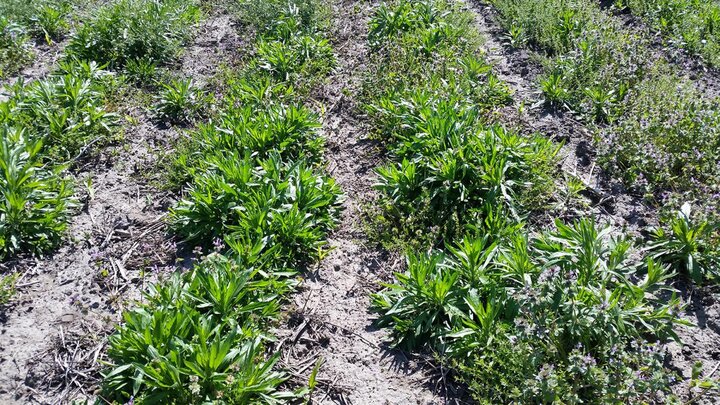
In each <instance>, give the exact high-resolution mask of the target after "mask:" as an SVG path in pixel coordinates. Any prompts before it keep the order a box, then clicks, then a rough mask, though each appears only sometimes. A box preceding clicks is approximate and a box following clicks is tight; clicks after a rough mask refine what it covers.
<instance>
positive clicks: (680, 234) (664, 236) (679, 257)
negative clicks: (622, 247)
mask: <svg viewBox="0 0 720 405" xmlns="http://www.w3.org/2000/svg"><path fill="white" fill-rule="evenodd" d="M651 238H652V240H651V243H650V245H649V246H648V249H649V251H650V253H651V254H652V255H653V257H654V258H655V259H656V260H658V261H661V262H663V263H667V264H669V265H671V266H673V268H675V269H676V271H677V272H678V273H681V274H684V275H686V276H689V277H690V278H691V279H692V280H693V281H694V282H695V283H698V284H703V283H705V282H707V281H710V280H716V279H717V278H718V277H720V249H719V248H718V243H719V242H720V224H718V223H715V222H711V220H708V219H705V218H702V217H700V216H698V215H697V214H696V215H692V206H691V205H690V204H689V203H685V204H683V206H682V207H681V208H680V210H679V211H678V212H677V213H676V215H675V216H672V217H670V218H669V219H668V220H667V221H666V223H665V226H664V227H663V226H661V227H658V228H656V229H655V230H653V232H652V235H651Z"/></svg>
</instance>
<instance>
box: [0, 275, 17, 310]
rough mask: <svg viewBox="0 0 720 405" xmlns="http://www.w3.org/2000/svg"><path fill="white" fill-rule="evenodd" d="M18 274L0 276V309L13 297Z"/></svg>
mask: <svg viewBox="0 0 720 405" xmlns="http://www.w3.org/2000/svg"><path fill="white" fill-rule="evenodd" d="M18 278H20V273H11V274H0V308H2V307H3V306H4V305H7V304H8V303H9V302H10V300H12V299H13V297H14V296H15V293H16V291H15V285H16V283H17V280H18Z"/></svg>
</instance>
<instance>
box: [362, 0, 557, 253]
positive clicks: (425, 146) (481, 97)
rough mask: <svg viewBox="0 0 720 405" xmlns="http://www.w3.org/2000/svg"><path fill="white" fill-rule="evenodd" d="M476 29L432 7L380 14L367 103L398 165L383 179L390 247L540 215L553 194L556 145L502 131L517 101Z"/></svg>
mask: <svg viewBox="0 0 720 405" xmlns="http://www.w3.org/2000/svg"><path fill="white" fill-rule="evenodd" d="M472 21H473V20H472V16H471V15H469V14H468V13H463V12H461V11H459V10H458V9H457V6H456V5H455V4H453V3H451V2H446V1H442V0H441V1H434V0H433V1H423V2H420V1H401V2H396V3H392V4H391V5H387V4H385V5H382V6H380V7H379V8H378V10H377V12H376V13H375V16H374V18H373V19H372V20H371V22H370V32H369V44H370V47H371V50H372V54H371V57H372V60H373V62H374V63H373V64H372V67H371V68H370V72H369V73H368V74H367V80H366V83H365V86H364V87H365V90H364V94H363V98H364V100H365V109H366V111H367V112H368V116H369V117H370V119H371V122H372V123H373V125H374V127H375V135H376V136H377V137H378V138H379V139H380V140H382V141H383V142H384V143H385V145H386V146H387V149H388V151H389V153H390V154H391V155H392V161H393V162H392V163H390V164H387V165H385V166H383V167H380V168H379V169H378V184H377V185H376V187H377V188H378V189H379V190H380V191H381V192H382V193H381V199H380V201H379V204H378V206H379V207H380V212H378V220H377V221H376V224H375V225H376V226H378V227H379V229H380V231H379V232H380V233H381V234H385V235H387V236H389V237H390V239H392V238H393V235H395V236H394V237H395V238H396V239H397V240H398V241H404V240H408V237H409V240H415V241H417V242H418V243H420V244H421V245H423V246H428V245H430V246H432V245H436V244H438V243H441V242H442V241H444V240H453V239H455V238H457V237H458V236H459V235H460V234H462V233H463V232H464V230H465V226H466V225H468V224H473V223H483V222H484V221H485V219H488V220H489V221H495V220H497V221H500V222H502V221H503V219H504V218H505V217H506V216H513V217H516V218H519V217H520V216H522V215H524V214H526V213H527V212H529V211H532V210H539V209H541V208H543V207H544V206H545V205H546V203H547V202H548V201H549V199H550V197H551V196H552V194H553V192H554V189H555V183H554V173H555V172H556V167H555V163H556V155H557V151H558V145H555V144H553V143H552V142H550V141H548V140H547V139H546V138H544V137H541V136H539V135H523V134H520V133H518V132H517V131H515V130H511V129H508V128H505V127H503V126H501V125H499V124H497V123H496V122H495V121H497V120H496V119H495V116H494V114H493V111H494V110H496V109H497V108H498V107H502V106H504V105H506V104H508V103H509V102H510V101H511V94H510V90H509V89H508V87H507V85H506V84H505V83H503V82H501V81H500V80H499V79H498V78H497V76H495V74H494V73H493V72H492V68H491V66H490V65H489V64H488V63H487V61H485V60H484V59H483V57H482V55H481V53H480V50H479V44H480V42H479V36H478V34H477V32H476V31H475V30H474V29H473V26H472V24H473V22H472ZM418 83H421V84H418ZM401 244H402V243H401Z"/></svg>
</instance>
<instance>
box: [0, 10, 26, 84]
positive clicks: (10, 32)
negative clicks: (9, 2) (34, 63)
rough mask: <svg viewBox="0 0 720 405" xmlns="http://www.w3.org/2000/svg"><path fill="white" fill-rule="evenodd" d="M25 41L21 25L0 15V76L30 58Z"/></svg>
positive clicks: (16, 68) (10, 72) (12, 71)
mask: <svg viewBox="0 0 720 405" xmlns="http://www.w3.org/2000/svg"><path fill="white" fill-rule="evenodd" d="M27 41H28V35H27V32H26V30H25V29H24V28H23V27H22V26H21V25H19V24H17V23H13V22H11V21H9V20H8V19H6V18H5V17H4V16H3V17H0V78H4V77H7V76H9V75H11V74H13V73H15V72H17V71H18V70H19V69H20V68H21V67H22V66H24V65H25V64H26V63H27V62H29V61H30V60H31V59H32V53H31V51H30V49H29V47H28V43H27Z"/></svg>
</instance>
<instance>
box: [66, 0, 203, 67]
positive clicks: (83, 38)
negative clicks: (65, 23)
mask: <svg viewBox="0 0 720 405" xmlns="http://www.w3.org/2000/svg"><path fill="white" fill-rule="evenodd" d="M199 14H200V10H199V8H198V7H197V6H196V5H195V4H194V2H193V1H192V0H164V1H160V0H121V1H118V2H115V3H112V4H109V5H106V6H104V7H102V8H101V9H100V10H99V11H98V12H97V14H96V16H95V17H94V18H93V19H92V20H90V21H88V22H86V23H85V24H84V25H83V26H82V27H81V28H80V29H79V30H78V31H77V32H76V33H75V34H74V35H73V37H72V39H71V40H70V43H69V44H68V46H67V49H66V53H67V55H69V57H71V58H76V59H79V60H91V61H95V62H98V63H102V64H107V65H109V66H110V67H111V68H120V67H123V66H125V65H126V64H127V63H128V61H131V60H143V59H144V60H149V61H152V62H154V63H157V64H164V63H168V62H170V61H171V60H173V59H174V58H175V57H176V56H177V55H178V53H179V51H180V46H181V45H182V44H183V43H184V42H185V41H186V40H187V39H188V32H189V30H188V29H187V28H188V26H191V25H192V24H194V23H195V22H196V21H197V19H198V18H199Z"/></svg>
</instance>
